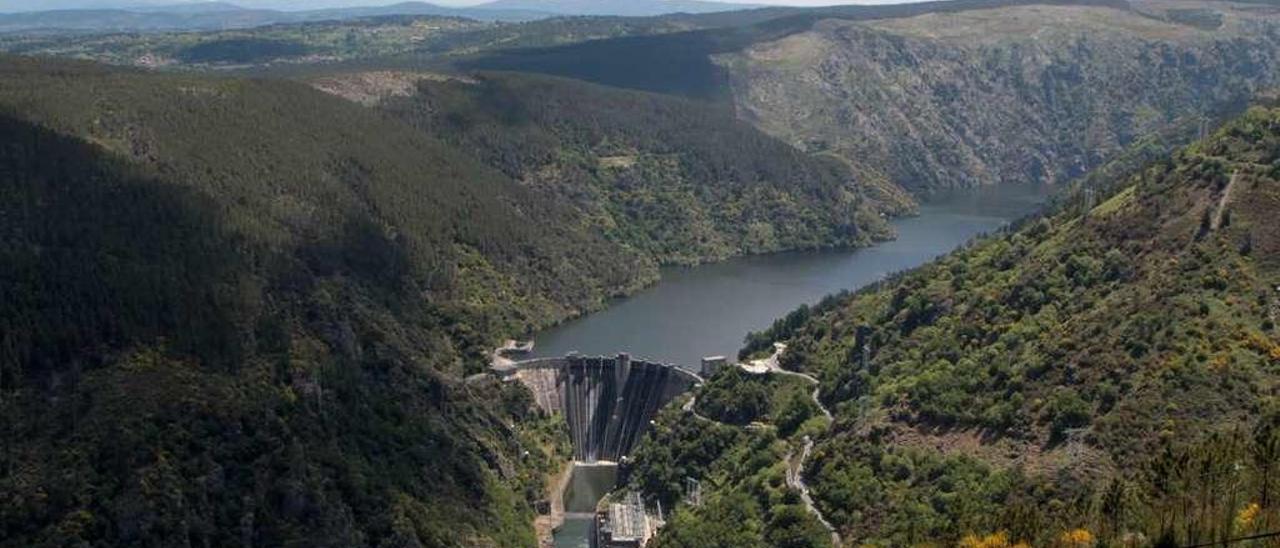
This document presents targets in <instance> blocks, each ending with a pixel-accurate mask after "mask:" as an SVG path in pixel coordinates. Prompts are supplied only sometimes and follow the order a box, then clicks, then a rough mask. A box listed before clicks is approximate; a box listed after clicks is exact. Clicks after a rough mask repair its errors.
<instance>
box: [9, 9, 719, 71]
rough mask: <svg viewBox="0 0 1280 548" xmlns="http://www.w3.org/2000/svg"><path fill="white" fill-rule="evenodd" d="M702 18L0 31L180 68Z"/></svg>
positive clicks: (649, 27) (64, 50)
mask: <svg viewBox="0 0 1280 548" xmlns="http://www.w3.org/2000/svg"><path fill="white" fill-rule="evenodd" d="M702 17H710V16H702ZM699 21H700V17H698V16H667V17H653V18H622V17H568V18H554V19H544V20H540V21H530V22H525V23H514V24H513V23H498V22H481V21H474V20H471V19H464V18H458V17H440V16H427V15H395V16H381V17H368V18H358V19H348V20H336V21H335V20H325V21H314V22H300V23H280V24H272V25H264V26H257V27H253V28H245V29H233V30H203V31H181V32H136V33H79V34H61V33H53V34H49V33H26V34H8V35H4V36H0V51H6V52H9V53H19V54H24V55H42V56H60V57H75V58H80V59H90V60H94V61H99V62H103V63H111V64H117V65H138V66H146V67H163V68H176V69H206V68H245V67H266V66H277V65H281V64H288V65H317V64H325V65H332V64H335V63H348V64H358V65H367V66H391V67H396V66H402V65H409V66H417V65H436V64H439V63H438V62H436V61H435V59H437V58H450V57H455V56H465V55H470V54H474V53H476V52H481V51H489V50H494V49H499V48H502V49H507V48H522V47H539V46H550V45H555V44H566V43H575V42H582V41H587V40H598V39H604V38H612V37H617V36H627V35H636V34H661V33H667V32H675V31H680V30H688V29H690V28H697V27H699V26H701V25H702V24H703V23H700V22H699ZM282 44H287V45H288V47H284V48H282V47H281V45H282ZM277 68H278V67H277Z"/></svg>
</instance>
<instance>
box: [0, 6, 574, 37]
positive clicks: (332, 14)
mask: <svg viewBox="0 0 1280 548" xmlns="http://www.w3.org/2000/svg"><path fill="white" fill-rule="evenodd" d="M102 3H105V2H102ZM61 4H72V3H71V2H64V3H61ZM84 4H89V3H85V2H80V3H76V5H84ZM55 5H60V4H55ZM0 6H8V4H3V5H0ZM383 15H434V16H440V17H466V18H469V19H476V20H480V21H530V20H534V19H543V18H546V17H551V16H553V15H554V14H553V13H550V12H539V11H532V10H524V9H505V8H501V7H489V8H482V9H480V8H450V7H445V6H439V5H436V4H429V3H426V2H403V3H399V4H392V5H387V6H370V7H350V8H328V9H312V10H307V11H280V10H273V9H260V8H246V7H241V6H238V5H235V4H229V3H223V2H199V3H189V4H168V5H154V6H140V7H131V8H105V7H104V8H96V9H55V10H47V11H23V12H18V13H8V14H0V33H15V32H36V31H39V32H50V31H75V32H116V31H161V30H216V29H238V28H250V27H256V26H262V25H271V24H277V23H303V22H308V21H324V20H345V19H355V18H360V17H375V16H383Z"/></svg>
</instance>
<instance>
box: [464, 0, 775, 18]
mask: <svg viewBox="0 0 1280 548" xmlns="http://www.w3.org/2000/svg"><path fill="white" fill-rule="evenodd" d="M755 7H760V6H759V5H758V4H730V3H726V2H707V1H703V0H494V1H493V2H489V3H485V4H480V5H479V6H476V8H478V9H500V10H528V11H538V12H548V13H555V14H558V15H623V16H646V15H664V14H668V13H711V12H718V11H733V10H741V9H750V8H755Z"/></svg>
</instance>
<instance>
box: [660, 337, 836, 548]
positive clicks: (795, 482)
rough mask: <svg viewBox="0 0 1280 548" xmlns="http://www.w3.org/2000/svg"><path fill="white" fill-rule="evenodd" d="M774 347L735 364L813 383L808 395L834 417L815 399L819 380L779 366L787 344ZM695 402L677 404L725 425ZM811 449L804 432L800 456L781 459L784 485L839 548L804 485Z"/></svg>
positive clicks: (754, 371) (833, 530) (833, 532)
mask: <svg viewBox="0 0 1280 548" xmlns="http://www.w3.org/2000/svg"><path fill="white" fill-rule="evenodd" d="M773 348H774V352H773V354H772V355H770V356H769V357H768V358H764V359H760V360H752V361H750V362H747V363H745V364H739V365H738V367H740V368H742V370H744V371H746V372H748V373H751V374H753V375H762V374H766V373H777V374H779V375H786V376H790V377H799V378H801V379H804V380H805V381H806V382H809V383H811V384H813V392H812V393H810V397H812V398H813V402H814V403H815V404H817V405H818V410H819V411H821V412H822V415H823V416H825V417H826V418H827V420H828V421H833V420H835V419H834V417H832V415H831V411H830V410H828V409H827V406H826V405H823V403H822V400H821V399H819V398H818V395H819V392H820V391H821V388H822V386H821V383H820V382H818V379H816V378H814V377H813V376H811V375H808V374H805V373H800V372H797V371H788V370H786V369H783V368H782V366H781V365H779V358H780V357H781V356H782V353H783V352H786V351H787V345H785V344H783V343H774V344H773ZM697 402H698V396H697V395H696V394H695V395H693V396H691V397H690V398H689V401H687V402H685V403H684V405H682V406H681V407H680V409H681V410H683V411H684V412H686V413H688V414H690V415H692V416H694V417H695V418H698V419H701V420H704V421H708V422H714V423H717V424H725V423H722V422H720V421H717V420H715V419H712V418H709V417H706V416H703V415H702V414H700V413H698V411H697V409H696V407H697ZM747 428H750V426H747ZM812 452H813V438H810V437H809V436H807V435H806V436H805V437H804V448H803V449H801V451H800V458H799V459H796V458H794V457H795V452H794V451H790V452H788V453H787V455H786V456H785V457H783V462H784V463H786V469H787V486H788V487H790V488H792V489H795V490H797V491H799V492H800V500H801V501H803V502H804V506H805V508H807V509H808V510H809V512H810V513H812V514H813V515H814V517H816V518H818V522H819V523H821V524H822V526H823V527H824V528H826V530H827V532H828V533H830V534H831V545H832V546H835V547H837V548H838V547H839V546H841V545H842V544H841V540H840V533H839V532H838V531H837V530H836V528H835V526H833V525H831V522H829V521H827V518H826V516H824V515H823V514H822V511H821V510H819V509H818V507H817V506H816V505H814V503H813V497H812V496H811V495H810V494H809V485H808V484H806V483H805V481H804V467H805V464H806V463H807V462H808V460H809V455H810V454H812Z"/></svg>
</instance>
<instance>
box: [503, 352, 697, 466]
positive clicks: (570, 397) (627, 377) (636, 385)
mask: <svg viewBox="0 0 1280 548" xmlns="http://www.w3.org/2000/svg"><path fill="white" fill-rule="evenodd" d="M494 372H495V373H496V374H497V375H499V376H500V377H502V378H504V379H507V380H518V381H520V382H522V383H524V384H525V386H527V387H528V388H529V390H530V391H532V392H533V396H534V401H535V402H536V403H537V405H538V407H540V408H541V409H542V410H543V411H545V412H547V413H549V414H556V415H560V416H562V417H564V420H565V423H566V425H567V426H568V430H569V438H570V441H572V443H573V458H574V460H576V461H579V462H588V463H591V462H600V461H612V462H619V461H622V460H625V458H626V457H627V456H628V455H629V454H630V452H631V449H632V447H634V446H635V443H636V442H637V441H639V440H640V438H641V436H643V435H644V433H645V432H646V431H647V430H648V428H649V426H650V424H651V422H652V421H653V419H654V417H655V416H657V414H658V411H659V410H660V409H662V407H663V406H664V405H666V404H667V403H669V402H670V401H671V400H672V399H675V397H676V396H679V395H680V394H683V393H685V392H687V391H689V390H690V389H692V388H693V387H694V386H695V385H697V384H699V383H701V382H702V379H701V378H700V377H698V376H697V375H695V374H693V373H690V372H688V371H685V370H683V369H681V368H679V367H676V366H673V365H668V364H661V363H655V362H649V361H644V360H633V359H631V357H630V356H629V355H627V354H618V355H617V356H614V357H587V356H579V355H576V354H570V355H568V356H565V357H560V358H540V359H533V360H525V361H520V362H511V363H506V364H502V365H495V366H494Z"/></svg>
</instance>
